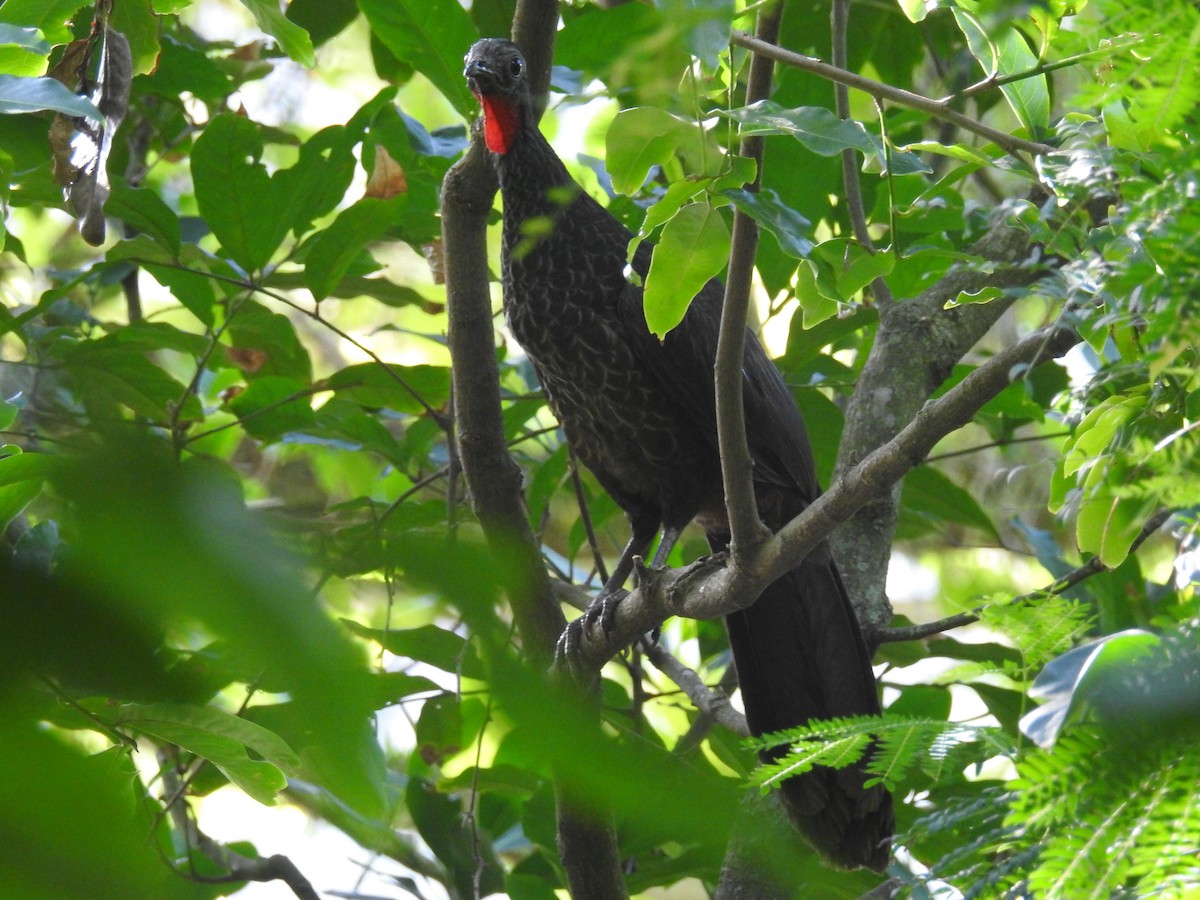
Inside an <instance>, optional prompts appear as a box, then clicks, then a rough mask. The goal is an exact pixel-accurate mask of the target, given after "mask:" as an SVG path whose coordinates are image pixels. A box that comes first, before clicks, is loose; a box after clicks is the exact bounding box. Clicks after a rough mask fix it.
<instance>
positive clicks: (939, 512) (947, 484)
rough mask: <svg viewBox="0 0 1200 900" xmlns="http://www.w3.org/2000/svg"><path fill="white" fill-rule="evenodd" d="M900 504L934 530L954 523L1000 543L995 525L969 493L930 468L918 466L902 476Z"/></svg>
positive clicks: (903, 508) (905, 510) (905, 511)
mask: <svg viewBox="0 0 1200 900" xmlns="http://www.w3.org/2000/svg"><path fill="white" fill-rule="evenodd" d="M900 504H901V508H902V510H903V512H904V513H907V514H908V515H916V516H919V517H920V518H922V519H925V520H927V521H928V522H930V523H931V524H932V525H933V527H934V528H938V527H940V526H941V524H942V523H944V522H954V523H956V524H959V525H967V526H969V527H971V528H978V529H979V530H980V531H982V532H983V533H984V534H986V535H987V536H988V537H990V538H992V539H993V540H994V541H996V542H997V543H1000V542H1001V539H1000V533H999V532H998V531H997V530H996V526H995V525H994V524H993V523H992V520H991V518H990V517H989V516H988V514H987V513H986V512H984V511H983V507H982V506H980V505H979V502H978V501H977V500H976V499H975V498H974V497H973V496H971V494H970V492H968V491H965V490H963V489H962V488H961V487H959V486H958V485H957V484H955V483H954V482H953V481H951V480H950V479H949V478H947V477H946V476H945V475H944V474H942V473H941V472H940V471H938V470H937V469H935V468H933V467H932V466H918V467H917V468H915V469H913V470H912V471H911V472H909V473H908V475H906V476H905V478H904V485H903V487H902V488H901V491H900Z"/></svg>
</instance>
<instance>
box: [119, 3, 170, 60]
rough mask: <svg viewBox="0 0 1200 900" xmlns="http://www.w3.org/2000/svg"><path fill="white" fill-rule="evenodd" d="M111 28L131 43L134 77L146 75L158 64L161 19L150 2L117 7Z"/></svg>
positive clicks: (130, 50)
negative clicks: (159, 22)
mask: <svg viewBox="0 0 1200 900" xmlns="http://www.w3.org/2000/svg"><path fill="white" fill-rule="evenodd" d="M108 27H109V28H111V29H112V30H113V31H119V32H121V34H123V35H125V39H126V40H127V41H128V42H129V52H130V57H131V58H132V61H133V74H134V75H146V74H148V73H150V72H153V71H154V67H155V65H156V64H157V63H158V53H159V44H158V17H157V16H156V15H155V14H154V9H153V8H152V7H151V5H150V0H121V2H120V3H114V4H113V5H112V7H111V13H110V15H109V18H108Z"/></svg>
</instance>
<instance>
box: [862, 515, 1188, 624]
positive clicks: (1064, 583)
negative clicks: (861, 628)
mask: <svg viewBox="0 0 1200 900" xmlns="http://www.w3.org/2000/svg"><path fill="white" fill-rule="evenodd" d="M1173 512H1174V510H1170V509H1160V510H1159V511H1158V512H1156V513H1155V514H1154V515H1152V516H1151V517H1150V518H1149V519H1147V520H1146V522H1145V524H1144V525H1142V530H1141V531H1140V532H1139V533H1138V536H1137V537H1136V538H1135V539H1134V541H1133V543H1132V544H1131V545H1130V546H1129V552H1130V553H1133V552H1134V551H1136V550H1137V549H1138V547H1140V546H1142V544H1144V543H1145V542H1146V539H1147V538H1149V537H1150V535H1152V534H1154V532H1156V531H1158V529H1160V528H1161V527H1162V526H1163V523H1164V522H1166V521H1167V519H1169V518H1170V517H1171V515H1172V513H1173ZM1109 571H1111V568H1110V567H1109V566H1106V565H1105V564H1104V563H1103V562H1101V560H1100V557H1099V556H1093V557H1092V558H1091V559H1089V560H1088V561H1087V562H1085V563H1084V564H1083V565H1081V566H1078V567H1077V568H1074V569H1072V570H1071V571H1070V572H1068V573H1067V574H1066V575H1064V576H1063V577H1062V578H1059V579H1057V580H1056V581H1055V582H1054V583H1053V584H1050V585H1048V586H1046V587H1044V588H1042V589H1041V590H1037V591H1031V592H1029V593H1028V594H1022V595H1021V596H1019V597H1014V598H1013V599H1012V600H1010V601H1008V603H1006V604H1005V605H1006V606H1010V605H1013V604H1016V603H1024V602H1028V601H1035V600H1039V599H1041V598H1044V597H1057V596H1058V595H1059V594H1062V593H1064V592H1066V591H1069V590H1070V589H1071V588H1073V587H1075V585H1077V584H1079V583H1080V582H1082V581H1085V580H1087V579H1088V578H1091V577H1092V576H1093V575H1098V574H1100V573H1101V572H1109ZM984 609H986V607H984V606H977V607H975V609H974V610H973V611H972V612H969V613H958V614H956V615H953V616H947V617H946V618H944V619H938V620H937V621H936V622H925V623H923V624H920V625H907V626H902V627H898V628H880V629H877V630H876V631H875V632H874V633H873V634H872V636H871V639H872V640H873V641H874V642H875V643H879V644H888V643H895V642H897V641H920V640H924V639H925V638H927V637H933V636H934V635H937V634H942V633H943V632H946V631H949V630H950V629H952V628H961V627H962V626H964V625H971V624H973V623H975V622H978V621H979V616H980V614H981V613H982V612H983V611H984Z"/></svg>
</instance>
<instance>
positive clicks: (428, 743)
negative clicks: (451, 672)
mask: <svg viewBox="0 0 1200 900" xmlns="http://www.w3.org/2000/svg"><path fill="white" fill-rule="evenodd" d="M415 731H416V738H417V752H418V753H419V754H420V755H421V759H423V760H424V761H425V762H426V763H427V764H428V765H431V766H433V765H439V764H441V763H442V762H443V761H444V760H445V759H446V758H447V757H450V756H453V755H454V754H455V753H457V752H458V751H459V750H461V749H462V747H463V717H462V709H461V708H460V706H459V702H458V698H457V697H456V696H454V695H453V694H447V693H440V694H438V695H437V696H436V697H430V698H429V699H428V700H426V701H425V703H424V704H422V706H421V715H420V717H419V718H418V719H417V724H416V728H415Z"/></svg>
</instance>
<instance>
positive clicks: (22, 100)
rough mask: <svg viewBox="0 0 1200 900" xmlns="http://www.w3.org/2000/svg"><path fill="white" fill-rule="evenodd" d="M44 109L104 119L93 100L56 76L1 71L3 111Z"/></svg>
mask: <svg viewBox="0 0 1200 900" xmlns="http://www.w3.org/2000/svg"><path fill="white" fill-rule="evenodd" d="M44 109H52V110H54V111H55V112H60V113H63V114H64V115H67V116H78V117H81V118H84V117H86V118H88V119H94V120H95V121H97V122H100V121H103V120H104V116H103V115H102V114H101V113H100V110H98V109H96V106H95V104H93V103H92V101H91V100H89V99H88V98H87V97H80V96H79V95H77V94H73V93H71V91H69V90H68V89H67V88H66V87H64V86H63V84H62V83H61V82H58V81H55V80H54V79H53V78H20V77H18V76H16V75H0V114H10V115H12V114H21V113H34V112H41V111H42V110H44Z"/></svg>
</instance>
